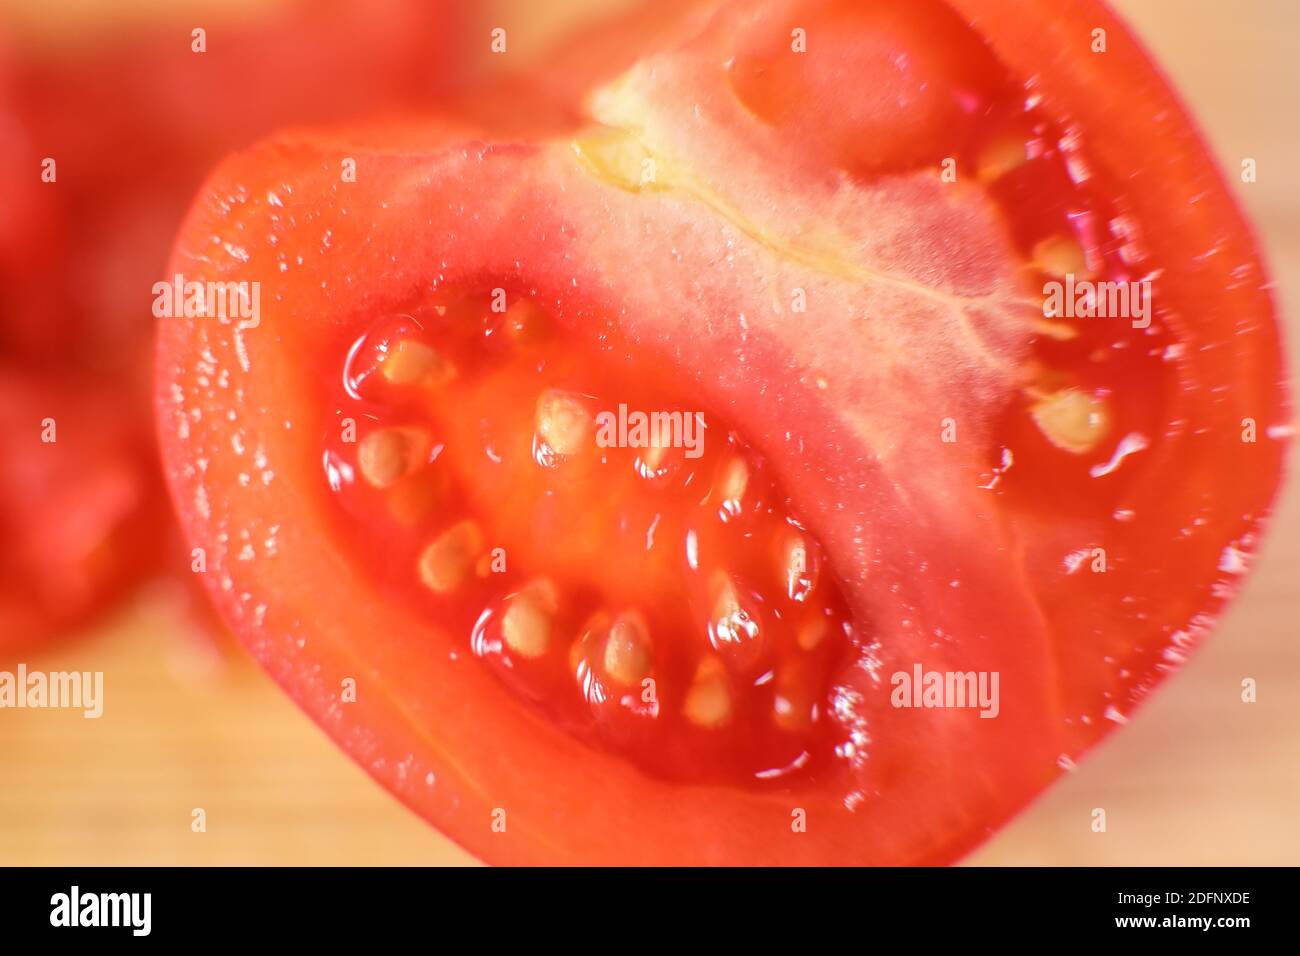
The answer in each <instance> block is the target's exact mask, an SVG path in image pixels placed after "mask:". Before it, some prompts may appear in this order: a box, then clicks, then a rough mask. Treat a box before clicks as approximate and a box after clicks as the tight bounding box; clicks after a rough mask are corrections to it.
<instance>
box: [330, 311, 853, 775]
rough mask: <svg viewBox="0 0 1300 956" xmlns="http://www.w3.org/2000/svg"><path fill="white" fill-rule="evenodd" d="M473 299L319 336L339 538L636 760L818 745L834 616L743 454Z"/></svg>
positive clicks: (732, 758) (798, 763)
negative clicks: (334, 356)
mask: <svg viewBox="0 0 1300 956" xmlns="http://www.w3.org/2000/svg"><path fill="white" fill-rule="evenodd" d="M491 299H492V297H491V296H490V295H488V294H484V295H482V296H477V297H474V298H466V299H463V300H460V301H453V302H450V303H448V304H434V305H426V306H425V307H424V308H423V309H416V308H413V309H412V310H410V311H408V312H405V313H403V314H402V315H401V316H399V317H395V318H394V319H392V320H390V321H385V322H381V323H379V324H378V325H377V326H376V327H375V328H374V329H372V330H370V331H369V332H367V333H366V335H364V336H363V337H362V338H361V339H359V340H357V341H355V342H352V343H348V344H347V346H346V347H345V348H341V349H340V350H339V352H338V355H339V359H340V361H339V363H338V365H337V366H336V367H335V368H334V369H332V370H329V372H327V373H326V376H325V377H324V378H323V380H324V381H327V382H330V383H332V388H333V393H332V394H330V395H328V396H324V398H325V401H326V407H327V408H329V409H330V410H331V411H332V412H333V413H334V420H332V421H329V420H327V421H326V422H324V423H322V427H323V430H324V431H325V434H326V435H327V436H329V435H331V434H332V435H333V440H329V441H327V446H326V447H327V450H326V453H325V455H324V458H323V466H324V472H325V484H327V485H328V487H329V488H330V489H331V491H332V492H333V493H334V495H335V496H336V497H337V500H338V502H339V505H340V506H341V510H342V512H343V513H344V515H345V516H346V520H344V521H343V526H342V529H341V533H342V534H343V535H345V536H346V540H347V544H348V547H349V548H350V549H351V550H353V551H354V552H355V553H358V554H360V555H363V556H364V558H365V564H366V565H367V566H370V567H374V568H377V569H379V573H380V575H381V576H382V578H383V583H384V585H385V586H386V587H387V588H389V589H390V590H391V592H392V594H393V595H394V598H395V599H396V600H402V601H409V602H413V603H414V604H415V605H417V606H419V607H420V608H421V609H422V610H423V611H425V612H426V613H427V614H429V615H430V617H431V619H433V620H438V621H441V622H446V623H447V624H449V625H450V626H451V627H452V628H453V631H454V632H455V631H458V632H459V633H460V634H462V635H463V636H464V646H463V650H462V651H461V653H467V654H471V655H474V656H476V657H478V658H481V659H482V660H483V662H484V663H485V664H486V665H487V666H489V667H491V668H493V670H494V671H495V672H496V673H497V675H498V676H499V677H500V678H501V679H502V680H503V681H505V682H506V683H507V684H508V685H509V686H510V687H511V688H513V689H514V690H515V691H516V692H517V693H518V694H519V695H520V697H522V698H524V699H527V700H530V701H534V702H536V704H537V705H539V706H540V707H541V708H542V709H543V710H544V711H545V712H546V713H547V714H548V715H549V716H550V718H551V719H553V720H555V721H557V722H558V723H560V724H561V725H563V726H566V727H568V728H570V729H571V730H572V731H573V732H574V733H576V734H578V735H580V736H582V737H583V738H585V739H588V740H590V741H592V742H594V743H598V744H600V745H603V746H607V747H610V748H612V749H614V750H616V751H619V752H622V753H625V754H627V755H628V756H629V757H630V758H631V759H633V760H636V761H637V762H638V763H639V764H641V765H642V766H644V767H645V768H646V769H648V770H650V771H652V772H655V773H658V774H660V775H662V776H665V777H667V778H670V779H678V780H691V781H701V780H721V781H726V782H753V783H755V784H758V785H761V784H762V783H763V782H765V781H772V780H779V779H782V778H785V777H787V776H789V775H791V774H796V773H802V772H810V771H813V770H815V769H816V768H817V767H818V766H820V765H823V764H825V763H826V762H827V761H828V760H829V757H830V754H831V752H832V750H833V748H834V746H835V742H836V741H835V739H834V736H833V733H832V727H833V723H832V721H831V720H830V719H829V718H828V715H827V713H826V707H827V704H828V701H829V691H830V686H831V684H830V679H831V675H832V674H833V673H834V671H835V669H836V668H837V667H839V666H842V665H843V663H844V661H845V660H846V658H847V656H848V654H847V650H846V648H847V644H848V642H849V641H850V639H851V637H852V634H851V632H852V628H851V625H850V621H849V615H848V612H847V609H846V607H845V604H844V600H843V598H842V597H841V596H840V594H839V593H838V589H837V588H836V585H835V583H834V581H833V580H831V579H830V577H829V575H825V576H823V575H822V573H821V572H822V569H823V567H824V566H825V563H826V562H825V558H824V556H823V554H822V551H821V548H820V546H819V545H818V544H817V542H816V541H815V540H814V539H813V538H812V536H811V535H809V534H808V532H807V531H806V530H805V529H804V528H803V527H802V526H801V525H800V524H799V522H798V520H797V519H796V517H795V516H794V515H792V514H791V513H790V511H789V506H788V503H787V499H786V496H785V495H784V494H783V492H782V490H781V489H780V488H779V487H778V486H777V485H776V483H775V482H774V481H773V480H772V478H771V477H770V476H769V474H768V470H767V469H766V468H765V465H764V463H763V460H762V458H761V456H759V455H758V454H757V453H756V452H754V451H753V450H752V449H751V448H749V447H747V445H746V444H745V442H744V440H743V438H742V437H741V436H738V435H736V434H735V433H734V432H731V431H729V430H728V428H727V426H726V424H725V423H724V422H723V421H722V420H720V419H719V418H718V417H717V416H715V415H713V414H709V413H707V412H705V411H702V410H699V409H695V408H692V407H689V404H684V403H683V402H681V401H680V400H679V399H678V397H677V396H673V395H671V394H670V393H668V392H666V391H665V390H664V388H663V386H662V385H661V384H660V383H659V382H658V380H657V375H656V373H655V370H654V369H653V368H649V367H636V366H630V365H628V364H627V363H626V362H623V363H621V364H619V365H614V364H612V363H611V362H610V360H609V359H608V357H607V356H603V355H601V354H600V353H599V352H598V351H596V350H591V351H588V350H584V349H582V348H580V347H578V346H576V344H575V343H573V342H571V341H566V339H565V337H564V336H561V335H559V334H557V332H556V331H555V329H554V328H553V324H552V323H551V322H550V320H549V319H548V317H547V316H546V314H545V313H544V312H543V311H542V310H541V309H539V308H537V307H536V306H535V305H533V304H532V303H531V302H529V301H528V300H526V299H519V300H517V301H516V302H515V303H514V304H513V305H512V306H510V308H509V309H508V311H505V312H504V313H502V312H501V311H493V310H492V308H490V306H489V302H490V301H491ZM497 301H498V303H500V302H503V301H504V297H499V298H498V299H497ZM344 356H346V359H344ZM651 416H653V417H651Z"/></svg>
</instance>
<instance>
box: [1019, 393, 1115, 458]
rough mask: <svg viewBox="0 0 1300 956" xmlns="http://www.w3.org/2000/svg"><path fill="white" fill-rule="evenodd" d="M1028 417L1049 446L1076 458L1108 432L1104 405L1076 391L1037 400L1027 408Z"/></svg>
mask: <svg viewBox="0 0 1300 956" xmlns="http://www.w3.org/2000/svg"><path fill="white" fill-rule="evenodd" d="M1029 414H1030V415H1032V416H1033V419H1034V423H1035V424H1036V425H1037V426H1038V428H1039V431H1041V432H1042V433H1043V436H1044V437H1045V438H1046V439H1047V440H1048V441H1049V442H1051V443H1052V444H1053V445H1055V446H1056V447H1057V448H1060V449H1062V450H1063V451H1068V452H1072V453H1073V454H1076V455H1082V454H1085V453H1086V452H1089V451H1092V449H1094V448H1096V447H1097V444H1098V443H1099V442H1100V441H1101V440H1102V439H1104V438H1105V437H1106V434H1107V433H1108V432H1109V431H1110V410H1109V408H1108V407H1107V405H1106V402H1105V401H1104V400H1102V399H1100V398H1098V397H1097V396H1095V395H1092V394H1090V393H1088V392H1085V391H1082V390H1081V389H1077V388H1066V389H1061V390H1060V391H1057V392H1052V393H1050V394H1048V395H1044V396H1042V397H1040V398H1038V399H1037V400H1036V401H1035V402H1034V403H1033V404H1032V405H1030V407H1029Z"/></svg>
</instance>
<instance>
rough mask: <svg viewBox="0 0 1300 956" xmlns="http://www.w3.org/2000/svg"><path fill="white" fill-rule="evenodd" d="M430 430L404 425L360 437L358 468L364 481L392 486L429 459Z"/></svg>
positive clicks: (381, 486)
mask: <svg viewBox="0 0 1300 956" xmlns="http://www.w3.org/2000/svg"><path fill="white" fill-rule="evenodd" d="M430 444H431V441H430V438H429V433H428V432H427V431H425V430H424V429H422V428H409V427H405V426H399V427H392V428H380V429H377V430H375V431H373V432H371V433H370V434H368V435H366V436H365V437H364V438H363V439H361V442H360V444H359V445H358V446H357V468H358V469H359V470H360V472H361V477H362V478H363V479H365V481H366V483H367V484H370V485H373V486H374V487H376V488H391V487H392V486H393V485H395V484H397V482H399V481H400V480H401V479H403V478H405V477H406V476H407V475H409V474H411V473H412V472H413V471H415V470H416V469H417V468H419V467H420V466H421V465H423V464H425V462H426V461H427V459H428V454H429V449H430Z"/></svg>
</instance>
